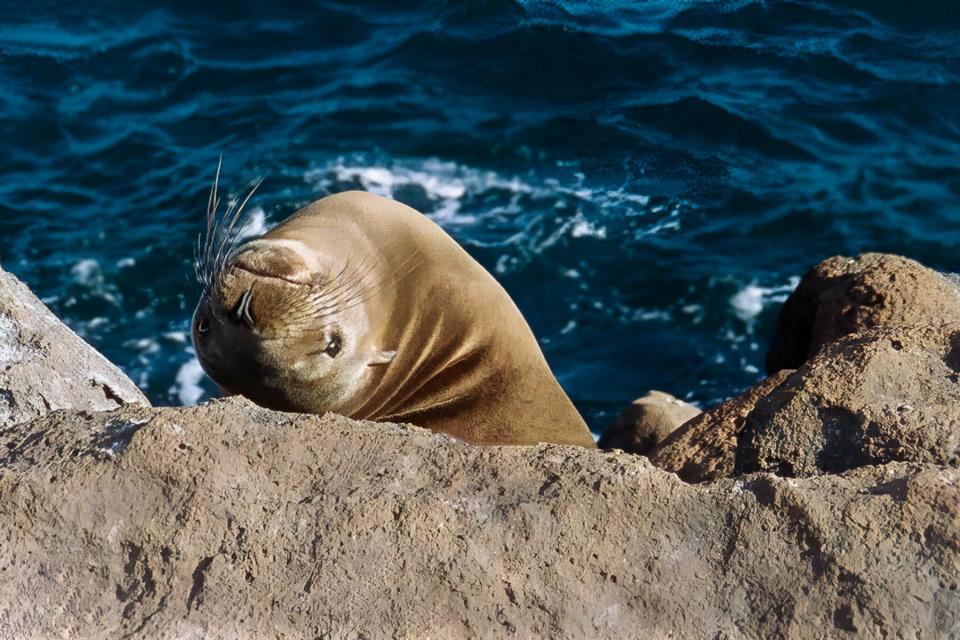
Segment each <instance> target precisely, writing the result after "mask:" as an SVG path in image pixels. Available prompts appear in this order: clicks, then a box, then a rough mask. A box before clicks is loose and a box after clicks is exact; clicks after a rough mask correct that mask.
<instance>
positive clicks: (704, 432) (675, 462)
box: [650, 370, 793, 482]
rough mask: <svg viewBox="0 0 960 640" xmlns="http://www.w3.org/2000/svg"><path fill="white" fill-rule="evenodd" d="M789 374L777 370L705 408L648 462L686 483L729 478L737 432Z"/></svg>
mask: <svg viewBox="0 0 960 640" xmlns="http://www.w3.org/2000/svg"><path fill="white" fill-rule="evenodd" d="M791 373H793V372H792V371H790V370H783V371H778V372H777V373H775V374H773V375H772V376H770V377H769V378H767V379H766V380H764V381H763V382H760V383H758V384H755V385H754V386H752V387H750V388H749V389H747V390H746V391H745V392H744V393H742V394H740V395H739V396H737V397H735V398H732V399H730V400H728V401H727V402H724V403H723V404H721V405H719V406H716V407H713V408H712V409H709V410H707V411H705V412H703V413H701V414H699V415H698V416H696V417H695V418H693V419H692V420H690V421H689V422H686V423H684V424H683V426H681V427H680V428H679V429H677V430H676V431H674V432H673V433H672V434H670V436H669V437H667V438H666V439H665V440H664V441H663V442H661V443H660V444H659V445H658V446H657V447H656V448H655V449H654V450H653V451H652V452H651V453H650V461H651V462H653V464H655V465H656V466H658V467H660V468H661V469H666V470H667V471H673V472H674V473H676V474H677V475H678V476H680V478H681V479H683V480H684V481H686V482H708V481H710V480H716V479H717V478H724V477H728V476H731V475H733V469H734V463H735V459H736V454H737V446H738V444H739V438H740V433H741V432H742V431H743V428H744V425H745V424H746V418H747V416H748V415H749V414H750V412H751V411H753V409H754V407H755V406H756V404H757V402H758V401H759V400H761V399H762V398H764V397H766V396H767V394H769V393H770V392H771V391H772V390H773V389H776V388H777V387H778V386H779V385H780V383H782V382H783V381H784V380H786V379H787V377H788V376H789V375H790V374H791Z"/></svg>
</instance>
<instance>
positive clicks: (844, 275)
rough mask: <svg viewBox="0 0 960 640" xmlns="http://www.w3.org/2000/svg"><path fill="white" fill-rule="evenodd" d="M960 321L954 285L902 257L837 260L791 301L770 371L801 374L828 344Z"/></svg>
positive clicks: (807, 280) (808, 279) (816, 271)
mask: <svg viewBox="0 0 960 640" xmlns="http://www.w3.org/2000/svg"><path fill="white" fill-rule="evenodd" d="M957 321H960V294H958V289H957V286H956V285H955V283H954V282H953V281H951V280H950V279H948V278H947V277H945V276H943V275H942V274H940V273H937V272H936V271H934V270H932V269H928V268H927V267H925V266H923V265H921V264H920V263H918V262H915V261H913V260H910V259H908V258H904V257H902V256H896V255H889V254H883V253H865V254H862V255H860V256H858V257H857V258H848V257H845V256H835V257H833V258H828V259H827V260H824V261H823V262H821V263H820V264H818V265H817V266H816V267H814V268H813V269H811V270H810V272H808V273H807V274H806V275H805V276H804V277H803V279H802V280H801V281H800V284H799V286H798V287H797V289H796V290H795V291H794V292H793V293H792V294H791V295H790V297H789V298H787V301H786V302H785V303H784V305H783V308H782V309H781V310H780V316H779V318H778V320H777V327H776V330H775V333H774V338H773V343H772V346H771V348H770V351H769V353H768V354H767V371H768V372H769V373H773V372H774V371H779V370H780V369H796V368H797V367H799V366H800V365H801V364H803V363H804V362H805V361H806V360H807V359H809V358H810V357H812V356H813V355H815V354H816V353H817V352H818V351H819V350H820V349H821V348H822V347H823V346H824V345H825V344H828V343H830V342H832V341H833V340H836V339H837V338H840V337H842V336H845V335H848V334H851V333H855V332H857V331H862V330H864V329H871V328H873V327H881V326H898V325H912V326H920V325H928V324H934V325H936V324H943V323H945V322H957Z"/></svg>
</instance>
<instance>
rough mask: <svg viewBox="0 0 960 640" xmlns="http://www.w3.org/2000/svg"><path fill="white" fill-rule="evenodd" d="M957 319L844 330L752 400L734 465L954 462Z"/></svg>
mask: <svg viewBox="0 0 960 640" xmlns="http://www.w3.org/2000/svg"><path fill="white" fill-rule="evenodd" d="M958 454H960V324H947V325H940V326H921V327H882V328H878V329H873V330H870V331H864V332H861V333H858V334H854V335H851V336H847V337H845V338H842V339H840V340H837V341H836V342H833V343H831V344H829V345H827V346H826V347H824V348H823V349H822V350H821V351H820V353H818V354H817V355H816V356H815V357H814V358H813V359H812V360H810V361H809V362H807V364H805V365H804V366H803V367H801V368H800V369H799V370H797V371H796V372H795V373H794V374H793V375H791V376H790V377H789V378H787V380H786V381H785V382H783V383H782V384H781V385H779V386H778V387H776V388H775V389H773V390H772V391H771V392H770V393H769V394H768V395H767V396H766V397H765V398H763V399H762V400H760V401H759V402H757V405H756V408H755V409H754V410H753V411H752V412H751V413H750V414H749V415H748V416H747V420H746V426H745V428H744V430H743V434H742V435H741V437H740V445H739V448H738V450H737V461H736V470H737V471H738V472H751V471H769V472H773V473H776V474H777V475H780V476H809V475H814V474H819V473H839V472H842V471H845V470H847V469H854V468H857V467H862V466H864V465H871V464H883V463H886V462H890V461H916V462H932V463H936V464H943V465H950V466H956V465H957V464H958V463H960V459H958Z"/></svg>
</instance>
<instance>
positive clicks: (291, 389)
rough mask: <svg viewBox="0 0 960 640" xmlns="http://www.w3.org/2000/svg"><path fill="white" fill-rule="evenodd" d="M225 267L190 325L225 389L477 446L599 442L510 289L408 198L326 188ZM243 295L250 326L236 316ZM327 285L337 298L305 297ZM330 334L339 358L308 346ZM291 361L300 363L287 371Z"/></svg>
mask: <svg viewBox="0 0 960 640" xmlns="http://www.w3.org/2000/svg"><path fill="white" fill-rule="evenodd" d="M278 241H279V242H278ZM297 243H302V245H300V244H297ZM302 246H305V247H306V248H307V249H308V250H309V256H308V257H307V258H308V259H305V258H304V256H303V251H298V250H296V247H302ZM221 275H222V277H221V278H220V279H219V285H218V286H217V287H214V288H213V289H212V291H211V292H210V294H208V295H207V296H205V298H204V299H203V300H201V303H200V306H199V307H198V312H197V314H198V316H197V317H198V318H202V319H204V320H205V321H207V322H209V324H210V325H212V329H211V331H210V333H209V334H208V335H207V336H200V335H198V334H197V322H198V321H195V324H194V336H195V341H196V343H197V350H198V353H199V354H200V356H201V358H200V359H201V363H202V364H203V365H204V368H205V369H206V370H207V372H208V373H210V375H211V377H212V378H213V379H214V380H216V381H217V382H218V383H220V384H221V385H222V386H224V387H225V388H227V389H230V390H232V391H236V392H238V393H243V394H244V395H247V396H248V397H250V398H251V399H252V400H254V401H256V402H259V403H261V404H264V405H266V406H270V407H273V408H277V409H283V410H292V411H301V412H310V413H322V412H325V411H335V412H337V413H342V414H345V415H348V416H350V417H353V418H358V419H371V420H381V421H386V420H389V421H393V422H410V423H413V424H416V425H418V426H421V427H426V428H428V429H432V430H434V431H442V432H444V433H448V434H450V435H452V436H455V437H457V438H460V439H462V440H465V441H468V442H473V443H478V444H496V445H519V444H533V443H537V442H553V443H560V444H576V445H580V446H584V447H593V446H594V443H593V438H592V437H591V435H590V432H589V430H588V429H587V427H586V425H585V423H584V422H583V419H582V418H581V417H580V415H579V414H578V413H577V411H576V409H575V408H574V406H573V404H572V403H571V402H570V400H569V398H567V396H566V394H565V393H564V392H563V390H562V389H561V387H560V385H559V384H558V382H557V380H556V378H555V377H554V376H553V374H552V373H551V371H550V368H549V366H548V365H547V362H546V360H545V359H544V357H543V354H542V352H541V351H540V348H539V346H538V344H537V341H536V338H535V337H534V335H533V333H532V332H531V331H530V328H529V326H528V325H527V323H526V321H525V320H524V319H523V316H522V315H521V314H520V311H519V310H518V309H517V307H516V305H514V303H513V301H512V300H511V299H510V297H509V296H508V295H507V293H506V291H504V289H503V288H502V287H501V286H500V285H499V284H498V283H497V282H496V280H494V278H493V277H492V276H491V275H490V274H489V273H488V272H487V271H486V270H485V269H484V268H483V267H481V266H480V265H479V264H478V263H477V262H476V261H475V260H474V259H473V258H471V257H470V256H469V255H468V254H467V252H466V251H464V250H463V249H462V248H461V247H460V246H459V245H458V244H457V243H456V242H455V241H454V240H453V239H452V238H450V236H448V235H447V234H446V233H445V232H444V231H443V230H442V229H440V227H438V226H437V225H436V224H434V223H433V222H431V221H430V220H429V219H427V218H426V217H425V216H423V215H422V214H420V213H419V212H417V211H415V210H413V209H411V208H410V207H407V206H405V205H403V204H400V203H397V202H394V201H392V200H388V199H386V198H381V197H379V196H375V195H372V194H369V193H364V192H348V193H340V194H337V195H333V196H329V197H327V198H324V199H322V200H319V201H317V202H314V203H313V204H311V205H309V206H307V207H306V208H304V209H302V210H301V211H299V212H298V213H296V214H294V215H293V216H291V217H290V218H289V219H287V220H286V221H285V222H284V223H282V224H281V225H279V226H278V227H276V228H275V229H273V230H272V231H270V232H269V233H268V234H266V235H265V236H264V237H263V238H262V239H261V240H259V241H255V242H253V243H249V244H248V245H244V246H242V247H240V248H239V249H238V250H237V251H236V252H235V253H234V255H233V257H232V258H231V260H230V261H229V264H228V266H227V267H226V269H225V273H224V274H221ZM338 283H340V284H343V283H346V284H347V285H348V286H346V287H345V289H346V291H344V292H341V293H336V291H335V288H336V286H337V284H338ZM251 287H252V289H251ZM248 290H249V291H250V305H249V312H250V317H251V318H252V319H253V320H254V328H250V327H245V326H243V323H238V322H237V321H236V319H234V320H230V313H231V311H232V310H234V309H235V307H237V305H238V304H239V301H240V300H241V299H242V296H243V295H244V292H246V291H248ZM325 293H326V294H327V298H331V296H332V299H333V302H330V301H328V302H326V303H319V302H315V301H314V302H310V300H311V298H310V295H311V294H312V295H314V298H316V297H317V296H319V297H320V298H321V299H322V298H323V297H324V294H325ZM338 306H339V307H343V309H342V310H340V309H338V308H337V307H338ZM331 309H332V312H331ZM325 314H327V315H325ZM337 331H343V332H345V333H344V335H345V336H347V337H346V338H345V342H346V347H345V348H344V351H343V352H342V353H341V354H339V355H338V356H336V357H334V358H332V359H329V360H325V359H323V358H324V357H325V356H322V355H321V356H314V355H311V356H309V357H308V356H306V355H304V354H309V353H311V352H315V351H317V350H320V349H322V348H323V347H324V344H326V342H327V341H329V340H330V339H331V335H332V334H331V332H337ZM351 332H352V333H351ZM394 351H395V352H396V354H395V355H392V353H391V352H394ZM384 354H386V355H384ZM391 357H392V360H390V358H391ZM318 358H319V359H318ZM338 358H342V360H341V361H338ZM388 360H389V361H388ZM297 362H306V363H307V364H306V365H303V364H301V365H300V369H301V370H300V371H293V368H294V364H295V363H297ZM327 367H329V371H327ZM338 367H339V368H338ZM317 372H319V373H318V374H317V375H318V377H317V378H315V379H313V380H308V379H306V376H309V375H310V374H311V373H317Z"/></svg>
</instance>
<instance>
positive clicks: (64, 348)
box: [0, 269, 149, 427]
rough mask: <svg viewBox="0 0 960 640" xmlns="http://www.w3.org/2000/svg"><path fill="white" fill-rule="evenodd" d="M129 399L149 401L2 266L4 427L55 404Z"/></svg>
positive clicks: (100, 406)
mask: <svg viewBox="0 0 960 640" xmlns="http://www.w3.org/2000/svg"><path fill="white" fill-rule="evenodd" d="M128 403H135V404H142V405H148V404H149V403H148V401H147V399H146V398H145V397H144V395H143V394H142V393H141V392H140V390H139V389H137V387H136V385H134V384H133V382H131V381H130V379H129V378H127V377H126V376H125V375H124V374H123V373H122V372H121V371H120V369H118V368H117V367H115V366H114V365H113V364H111V363H110V362H109V361H108V360H107V359H106V358H104V357H103V356H102V355H100V354H99V353H97V351H95V350H94V349H93V348H91V347H90V346H89V345H88V344H87V343H86V342H84V341H83V339H82V338H80V337H79V336H78V335H77V334H75V333H74V332H73V331H71V330H70V329H69V328H68V327H67V326H66V325H65V324H63V323H62V322H60V320H58V319H57V318H56V316H54V315H53V314H52V313H51V312H50V310H49V309H47V308H46V307H45V306H44V305H43V303H42V302H40V300H39V299H37V297H36V296H35V295H33V293H32V292H31V291H30V290H29V289H28V288H27V287H26V285H24V284H23V283H22V282H20V281H19V280H17V279H16V278H15V277H14V276H13V275H11V274H9V273H7V272H5V271H3V270H2V269H0V427H3V426H6V425H11V424H15V423H17V422H22V421H25V420H31V419H33V418H36V417H38V416H42V415H44V414H46V413H48V412H50V411H53V410H56V409H66V408H74V409H89V410H94V411H97V410H108V409H115V408H117V407H119V406H121V405H124V404H128Z"/></svg>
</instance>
